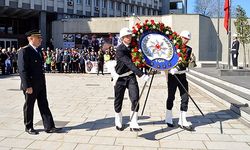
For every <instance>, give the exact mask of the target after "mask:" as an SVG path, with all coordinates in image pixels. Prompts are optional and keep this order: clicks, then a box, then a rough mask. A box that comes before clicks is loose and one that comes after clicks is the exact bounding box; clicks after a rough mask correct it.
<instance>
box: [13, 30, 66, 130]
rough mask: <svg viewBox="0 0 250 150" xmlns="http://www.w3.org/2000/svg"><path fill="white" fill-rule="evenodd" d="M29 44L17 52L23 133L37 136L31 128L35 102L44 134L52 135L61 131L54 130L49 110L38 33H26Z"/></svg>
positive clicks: (34, 31)
mask: <svg viewBox="0 0 250 150" xmlns="http://www.w3.org/2000/svg"><path fill="white" fill-rule="evenodd" d="M26 36H27V39H28V41H29V44H28V45H27V46H25V47H23V48H21V49H20V50H19V51H18V69H19V74H20V78H21V89H22V90H23V93H24V96H25V103H24V106H23V113H24V124H25V131H26V132H27V133H29V134H33V135H35V134H38V131H37V130H35V129H34V128H33V115H34V104H35V101H36V100H37V104H38V108H39V111H40V114H41V116H42V120H43V125H44V129H45V132H47V133H54V132H59V131H60V130H61V129H60V128H56V127H55V124H54V120H53V117H52V114H51V112H50V109H49V104H48V100H47V92H46V81H45V74H44V67H43V64H44V60H43V57H42V53H41V51H40V50H39V46H40V45H41V42H42V38H41V37H42V36H41V34H40V32H39V31H36V30H33V31H30V32H27V33H26Z"/></svg>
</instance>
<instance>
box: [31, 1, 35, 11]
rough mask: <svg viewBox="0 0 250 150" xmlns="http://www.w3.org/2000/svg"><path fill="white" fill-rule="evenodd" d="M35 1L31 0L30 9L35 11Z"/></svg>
mask: <svg viewBox="0 0 250 150" xmlns="http://www.w3.org/2000/svg"><path fill="white" fill-rule="evenodd" d="M34 5H35V1H34V0H30V9H34V8H35V6H34Z"/></svg>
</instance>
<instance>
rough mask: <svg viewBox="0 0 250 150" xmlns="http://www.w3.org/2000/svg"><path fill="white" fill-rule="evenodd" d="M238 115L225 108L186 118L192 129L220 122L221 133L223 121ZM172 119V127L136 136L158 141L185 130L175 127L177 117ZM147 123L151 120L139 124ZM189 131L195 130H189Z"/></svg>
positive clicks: (162, 122)
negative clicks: (167, 133)
mask: <svg viewBox="0 0 250 150" xmlns="http://www.w3.org/2000/svg"><path fill="white" fill-rule="evenodd" d="M239 117H240V116H239V115H236V114H234V113H233V112H232V111H231V109H226V110H220V111H217V112H211V113H207V114H205V116H204V117H203V116H201V115H196V116H192V117H187V120H188V121H191V122H192V124H193V125H192V126H193V127H194V129H195V128H197V127H200V126H204V125H208V124H213V123H216V122H219V123H220V133H221V134H223V121H227V120H234V119H238V118H239ZM173 121H174V123H175V127H173V128H170V127H167V125H166V128H163V129H160V130H156V131H152V132H148V133H144V134H139V135H138V136H139V137H143V138H145V139H148V140H156V141H158V140H161V139H164V138H167V137H170V136H172V135H175V134H178V133H180V132H183V131H185V130H183V129H180V128H178V127H177V126H178V125H177V122H178V119H177V118H175V119H173ZM154 123H157V122H154ZM148 124H151V122H147V123H142V124H141V125H142V126H143V125H148ZM158 124H165V123H164V121H159V122H158ZM177 129H179V130H177ZM171 130H176V132H174V133H171V134H169V135H167V136H164V137H161V138H158V139H157V138H156V135H157V134H160V133H164V132H169V131H171ZM189 132H195V131H189Z"/></svg>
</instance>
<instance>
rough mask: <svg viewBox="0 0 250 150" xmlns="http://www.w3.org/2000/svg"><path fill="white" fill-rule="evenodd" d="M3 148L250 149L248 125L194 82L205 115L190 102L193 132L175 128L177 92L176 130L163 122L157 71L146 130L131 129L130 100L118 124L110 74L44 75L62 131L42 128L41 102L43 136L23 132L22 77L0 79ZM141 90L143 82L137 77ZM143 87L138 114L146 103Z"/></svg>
mask: <svg viewBox="0 0 250 150" xmlns="http://www.w3.org/2000/svg"><path fill="white" fill-rule="evenodd" d="M0 80H1V81H0V93H1V100H0V110H1V113H0V150H1V149H28V150H29V149H48V147H49V149H60V150H61V149H67V150H68V149H69V150H71V149H72V150H82V149H84V150H110V149H111V150H133V149H135V150H149V149H152V150H163V149H175V150H177V149H182V150H183V149H186V150H189V149H231V148H235V147H239V148H237V149H250V144H249V135H250V128H249V126H248V125H246V124H244V122H243V121H242V120H241V119H240V117H239V116H235V115H232V112H231V111H230V110H228V109H226V107H224V106H223V105H222V104H218V102H216V100H214V99H213V98H212V97H210V96H209V95H207V94H206V93H204V92H203V91H202V90H199V89H198V88H196V86H194V85H192V84H190V87H189V90H190V95H192V97H193V99H194V100H195V101H196V103H197V105H199V106H200V107H201V109H202V110H203V112H204V114H205V116H204V117H202V116H201V114H200V113H199V111H198V110H197V108H196V107H195V106H194V104H193V103H192V102H191V101H190V102H189V110H188V112H187V117H188V118H187V120H188V121H191V122H192V123H193V126H194V127H195V131H193V132H190V131H184V130H182V129H180V128H178V127H177V122H178V117H179V107H180V97H179V92H178V90H177V93H176V99H175V102H174V108H173V118H174V119H173V121H174V124H175V127H174V128H169V127H167V125H166V124H165V123H164V120H165V113H166V99H167V86H166V79H165V77H164V75H162V74H157V75H156V76H155V79H154V82H153V84H152V87H151V91H150V94H149V98H148V101H147V105H146V107H145V112H144V115H143V116H140V117H139V123H140V125H141V127H142V128H143V131H142V132H138V133H137V132H130V130H129V115H130V108H131V104H130V100H129V96H128V92H126V93H125V99H124V102H123V109H122V113H123V123H124V125H125V130H124V131H117V130H116V129H115V127H114V106H113V103H114V95H113V93H114V91H113V87H112V84H111V83H110V75H104V76H96V75H94V74H46V80H47V93H48V100H49V106H50V109H51V112H52V114H53V117H54V120H55V124H56V126H58V127H63V133H58V134H47V133H45V132H44V131H43V125H42V122H41V116H40V113H39V110H38V108H37V105H36V104H35V109H34V128H35V129H38V130H39V131H40V133H39V135H36V136H32V135H29V134H27V133H26V132H24V125H23V115H22V107H23V102H24V96H23V95H22V92H21V91H20V90H18V89H19V87H20V79H19V77H18V76H10V77H7V78H4V79H0ZM138 83H139V86H140V88H142V85H143V83H144V82H143V81H142V80H140V79H138ZM147 89H148V86H147V87H146V89H145V90H147ZM145 96H146V91H144V93H143V96H142V100H141V102H140V112H139V114H141V110H142V107H143V104H144V101H145Z"/></svg>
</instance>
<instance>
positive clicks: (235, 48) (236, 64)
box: [231, 34, 240, 69]
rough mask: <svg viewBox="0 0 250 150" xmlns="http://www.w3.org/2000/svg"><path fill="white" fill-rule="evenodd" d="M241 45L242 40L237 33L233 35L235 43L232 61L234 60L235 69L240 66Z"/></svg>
mask: <svg viewBox="0 0 250 150" xmlns="http://www.w3.org/2000/svg"><path fill="white" fill-rule="evenodd" d="M239 47H240V42H239V40H238V38H237V34H234V35H233V43H232V51H231V53H232V61H233V69H237V68H238V55H239Z"/></svg>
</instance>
